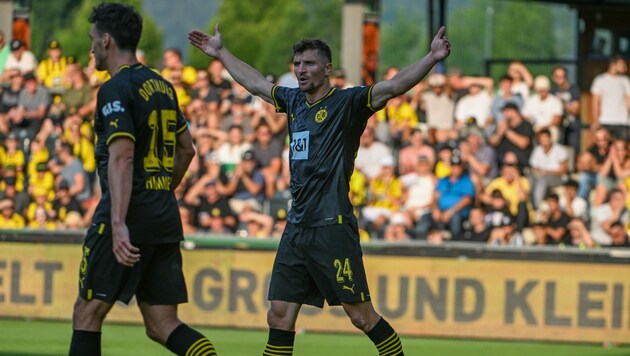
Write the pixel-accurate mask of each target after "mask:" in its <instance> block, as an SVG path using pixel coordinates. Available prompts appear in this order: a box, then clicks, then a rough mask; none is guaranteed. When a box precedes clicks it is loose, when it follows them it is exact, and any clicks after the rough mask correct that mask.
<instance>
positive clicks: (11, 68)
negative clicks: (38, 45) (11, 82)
mask: <svg viewBox="0 0 630 356" xmlns="http://www.w3.org/2000/svg"><path fill="white" fill-rule="evenodd" d="M9 48H10V49H11V54H10V55H9V57H8V58H7V61H6V62H5V63H4V71H3V72H2V76H3V81H6V78H8V76H9V75H11V74H14V73H15V72H18V73H21V74H22V75H24V74H26V73H29V72H34V71H35V70H37V59H36V58H35V55H34V54H33V52H31V51H29V50H27V49H26V45H25V44H24V42H22V41H20V40H18V39H14V40H12V41H11V43H10V44H9Z"/></svg>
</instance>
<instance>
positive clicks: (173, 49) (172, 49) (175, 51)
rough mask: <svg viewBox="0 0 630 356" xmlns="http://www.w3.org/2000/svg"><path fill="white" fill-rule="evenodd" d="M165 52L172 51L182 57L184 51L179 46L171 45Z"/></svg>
mask: <svg viewBox="0 0 630 356" xmlns="http://www.w3.org/2000/svg"><path fill="white" fill-rule="evenodd" d="M164 52H171V53H173V54H174V55H176V56H177V58H179V59H182V51H181V50H180V49H179V48H177V47H171V48H169V49H167V50H166V51H164Z"/></svg>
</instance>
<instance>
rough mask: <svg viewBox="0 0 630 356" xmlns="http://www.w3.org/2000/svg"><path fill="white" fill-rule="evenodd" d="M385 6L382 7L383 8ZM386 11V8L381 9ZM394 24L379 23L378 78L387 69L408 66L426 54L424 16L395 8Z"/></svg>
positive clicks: (426, 42) (426, 41) (426, 43)
mask: <svg viewBox="0 0 630 356" xmlns="http://www.w3.org/2000/svg"><path fill="white" fill-rule="evenodd" d="M385 6H386V5H384V7H385ZM383 10H384V11H388V9H387V8H384V9H383ZM392 10H395V16H394V17H393V18H395V19H396V21H395V22H386V23H383V22H381V25H380V34H381V37H380V51H379V70H378V72H379V73H380V75H379V76H377V80H380V78H382V73H383V72H384V70H385V69H387V68H388V67H398V68H402V67H404V66H406V65H409V64H411V63H413V62H415V61H417V60H418V59H420V58H421V57H422V56H424V55H425V54H426V51H427V48H428V46H429V45H428V40H427V31H426V26H424V24H426V23H427V21H426V15H424V14H421V15H419V16H420V18H418V17H416V16H417V14H416V13H414V12H413V11H410V10H409V9H408V8H407V9H405V8H400V7H396V8H394V9H392Z"/></svg>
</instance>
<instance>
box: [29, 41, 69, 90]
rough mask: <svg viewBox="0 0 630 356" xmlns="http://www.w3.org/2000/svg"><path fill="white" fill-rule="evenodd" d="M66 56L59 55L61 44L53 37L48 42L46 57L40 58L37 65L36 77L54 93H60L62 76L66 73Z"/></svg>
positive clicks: (62, 87)
mask: <svg viewBox="0 0 630 356" xmlns="http://www.w3.org/2000/svg"><path fill="white" fill-rule="evenodd" d="M68 62H69V60H68V57H65V56H62V55H61V44H60V43H59V41H57V40H55V39H53V40H50V41H49V42H48V57H46V58H44V59H42V60H41V61H40V62H39V66H38V67H37V78H39V80H40V81H41V83H42V84H43V85H44V86H45V87H46V88H48V89H50V90H51V91H53V92H55V93H62V92H63V89H64V82H63V78H64V76H65V74H66V69H67V65H68V64H69V63H68Z"/></svg>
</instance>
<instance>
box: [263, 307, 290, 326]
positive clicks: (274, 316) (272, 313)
mask: <svg viewBox="0 0 630 356" xmlns="http://www.w3.org/2000/svg"><path fill="white" fill-rule="evenodd" d="M267 325H269V327H270V328H274V329H282V330H290V329H291V318H290V317H289V315H288V314H287V313H283V312H282V311H279V310H275V309H274V308H271V309H269V311H268V312H267Z"/></svg>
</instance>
